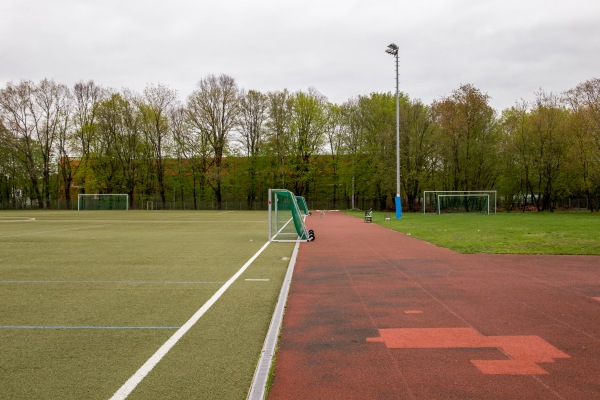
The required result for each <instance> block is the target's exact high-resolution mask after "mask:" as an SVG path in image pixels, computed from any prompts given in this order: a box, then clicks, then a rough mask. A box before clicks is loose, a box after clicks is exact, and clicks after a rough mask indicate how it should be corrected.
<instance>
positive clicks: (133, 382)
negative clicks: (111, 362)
mask: <svg viewBox="0 0 600 400" xmlns="http://www.w3.org/2000/svg"><path fill="white" fill-rule="evenodd" d="M269 243H270V242H267V243H265V244H264V245H263V247H261V248H260V250H258V251H257V252H256V254H254V255H253V256H252V258H250V259H249V260H248V261H247V262H246V264H244V265H243V266H242V267H241V268H240V269H239V271H238V272H236V273H235V275H233V276H232V277H231V278H230V279H229V280H228V281H227V282H225V284H224V285H223V286H221V288H220V289H219V290H217V292H216V293H215V294H214V295H213V296H212V297H211V298H210V299H208V301H207V302H206V303H204V305H203V306H202V307H200V309H199V310H198V311H196V313H195V314H194V315H192V317H191V318H190V319H189V320H188V321H187V322H186V323H185V324H183V325H182V326H181V328H179V329H178V330H177V332H175V333H174V334H173V336H171V337H170V338H169V340H167V341H166V342H165V343H164V344H163V345H162V346H161V347H160V348H159V349H158V350H157V351H156V353H154V354H153V355H152V357H150V358H149V359H148V360H147V361H146V362H145V363H144V365H142V366H141V367H140V369H138V370H137V372H136V373H135V374H133V375H132V376H131V378H129V379H128V380H127V382H125V383H124V384H123V386H121V388H120V389H119V390H117V391H116V392H115V394H114V395H113V396H112V397H111V400H122V399H125V398H127V396H129V394H130V393H131V392H132V391H133V390H134V389H135V388H136V386H137V385H138V384H139V383H140V382H141V381H142V380H143V379H144V378H145V377H146V375H148V373H149V372H150V371H152V369H153V368H154V367H155V366H156V364H158V363H159V362H160V360H162V358H163V357H164V356H165V355H166V354H167V353H168V352H169V350H171V349H172V348H173V346H175V344H177V342H178V341H179V339H181V338H182V337H183V335H185V334H186V333H187V331H189V330H190V328H191V327H192V326H194V324H195V323H196V322H198V320H199V319H200V318H201V317H202V316H203V315H204V314H205V313H206V312H207V311H208V310H209V309H210V308H211V307H212V306H213V304H215V303H216V302H217V300H219V298H220V297H221V296H222V295H223V293H225V291H226V290H227V289H229V287H230V286H231V285H232V284H233V283H234V282H235V281H236V280H237V278H239V277H240V275H242V273H243V272H244V271H246V269H248V267H249V266H250V265H251V264H252V263H253V262H254V260H256V259H257V258H258V256H259V255H260V254H261V253H262V252H263V251H264V250H265V249H266V248H267V246H268V245H269Z"/></svg>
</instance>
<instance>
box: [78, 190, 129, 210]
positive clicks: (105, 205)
mask: <svg viewBox="0 0 600 400" xmlns="http://www.w3.org/2000/svg"><path fill="white" fill-rule="evenodd" d="M77 210H79V211H83V210H124V211H127V210H129V195H128V194H100V193H95V194H79V195H77Z"/></svg>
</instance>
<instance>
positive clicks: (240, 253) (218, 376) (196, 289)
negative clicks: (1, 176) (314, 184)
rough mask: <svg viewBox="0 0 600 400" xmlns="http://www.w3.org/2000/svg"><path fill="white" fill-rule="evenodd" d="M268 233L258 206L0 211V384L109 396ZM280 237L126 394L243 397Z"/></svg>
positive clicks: (282, 247) (27, 394) (9, 393)
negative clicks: (234, 208) (228, 209)
mask: <svg viewBox="0 0 600 400" xmlns="http://www.w3.org/2000/svg"><path fill="white" fill-rule="evenodd" d="M266 240H267V215H266V213H264V212H241V211H235V212H216V211H215V212H208V211H202V212H194V211H187V212H171V211H170V212H156V211H154V212H152V211H150V212H142V211H129V212H122V211H121V212H113V211H86V212H67V211H19V212H2V213H0V353H1V354H2V357H1V358H0V386H1V387H2V397H5V398H12V399H25V398H26V399H35V398H40V399H41V398H44V399H48V398H61V399H81V398H88V399H95V398H98V399H100V398H102V399H106V398H109V397H110V396H112V395H113V393H115V391H116V390H118V389H119V387H121V385H123V383H124V382H125V381H126V380H127V379H128V378H129V377H130V376H131V375H132V374H134V373H135V372H136V370H137V369H138V368H139V367H140V366H141V365H142V364H143V363H144V362H145V361H146V360H147V359H148V358H149V357H150V356H152V354H154V352H155V351H156V350H157V349H158V348H159V347H160V346H161V345H162V344H163V343H164V342H165V341H166V340H167V339H168V338H169V337H171V336H172V335H173V333H174V332H175V331H176V330H177V329H178V328H179V327H180V326H181V325H182V324H184V323H185V322H186V321H187V320H188V319H189V318H190V316H191V315H193V314H194V313H195V312H196V311H197V310H198V309H199V308H200V307H201V306H202V305H203V304H204V303H205V302H206V301H207V300H208V299H209V298H210V297H211V296H212V295H213V294H214V293H215V292H216V291H217V290H218V289H219V288H220V287H221V286H222V285H223V284H224V283H225V282H226V281H227V280H228V279H230V278H231V277H232V276H233V275H234V274H235V273H236V272H237V271H238V270H239V269H240V267H241V266H242V265H243V264H244V263H245V262H246V261H248V259H250V258H251V257H252V256H253V255H254V254H255V253H256V252H257V251H258V250H259V249H260V248H261V247H262V246H263V245H264V243H265V242H266ZM292 250H293V244H290V243H272V244H271V245H269V246H268V247H267V248H266V250H265V251H264V252H263V253H262V254H261V255H260V256H259V257H258V258H257V259H256V261H255V262H254V263H253V264H252V265H250V267H249V268H248V269H247V270H246V271H245V272H244V273H243V274H242V275H241V276H240V278H239V279H238V280H237V281H235V283H234V284H233V285H232V286H231V287H230V288H229V290H227V292H225V294H224V295H223V297H221V298H220V299H219V300H218V301H217V302H216V303H215V305H214V306H213V307H212V308H211V309H210V310H209V311H208V312H207V313H206V314H205V315H204V316H203V317H202V318H201V319H200V320H199V321H198V323H197V324H196V325H194V326H193V327H192V328H191V329H190V331H189V332H188V333H187V334H186V335H184V336H183V338H182V339H181V340H180V341H179V342H178V343H177V344H176V345H175V346H174V347H173V348H172V350H171V351H170V352H169V353H168V354H167V355H166V356H165V357H164V358H163V359H162V360H161V361H160V362H159V363H158V364H157V365H156V367H155V368H154V369H153V370H152V371H151V372H150V373H149V374H148V376H147V377H146V378H145V379H144V380H142V382H141V383H140V384H139V385H138V386H137V387H136V388H135V389H134V390H133V392H132V393H131V395H130V396H129V398H131V399H135V398H150V397H155V398H157V397H158V398H213V399H232V398H244V397H245V396H246V393H247V391H248V389H249V387H250V384H251V380H252V376H253V373H254V368H255V366H256V362H257V360H258V357H259V355H260V351H261V347H262V344H263V341H264V338H265V334H266V331H267V329H268V325H269V322H270V319H271V315H272V313H273V309H274V307H275V302H276V300H277V296H278V294H279V290H280V288H281V283H282V280H283V277H284V275H285V272H286V269H287V266H288V263H289V257H290V255H291V253H292Z"/></svg>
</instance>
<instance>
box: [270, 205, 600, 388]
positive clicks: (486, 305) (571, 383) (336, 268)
mask: <svg viewBox="0 0 600 400" xmlns="http://www.w3.org/2000/svg"><path fill="white" fill-rule="evenodd" d="M307 224H308V226H309V229H314V230H315V233H316V240H315V241H314V242H311V243H305V244H302V245H301V246H300V253H299V257H298V262H297V264H296V267H295V272H294V277H293V281H292V287H291V291H290V296H289V298H288V304H287V308H286V314H285V317H284V324H283V330H282V333H281V340H280V345H279V350H278V353H277V361H276V366H275V378H274V381H273V385H272V387H271V391H270V395H269V399H271V400H278V399H303V400H304V399H311V400H314V399H528V400H531V399H578V400H579V399H600V257H594V256H589V257H588V256H516V255H514V256H513V255H460V254H458V253H455V252H452V251H449V250H446V249H443V248H439V247H436V246H434V245H431V244H428V243H425V242H422V241H419V240H416V239H414V238H411V237H410V236H406V235H403V234H399V233H397V232H393V231H391V230H389V229H386V228H383V227H380V226H377V225H375V224H369V223H365V222H363V221H362V220H360V219H357V218H353V217H350V216H348V215H345V214H343V213H335V212H331V213H327V214H326V216H325V217H319V215H317V214H313V216H312V217H310V218H309V219H308V220H307Z"/></svg>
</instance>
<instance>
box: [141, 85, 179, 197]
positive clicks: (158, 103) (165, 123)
mask: <svg viewBox="0 0 600 400" xmlns="http://www.w3.org/2000/svg"><path fill="white" fill-rule="evenodd" d="M176 105H177V92H176V91H175V90H173V89H169V88H168V87H167V86H164V85H161V84H158V85H156V86H155V85H148V86H147V87H146V89H144V96H143V99H141V100H140V101H138V108H139V110H140V113H141V115H142V119H143V122H144V128H143V129H144V133H145V135H146V138H147V140H148V141H149V143H150V144H151V146H152V149H153V151H154V159H155V164H156V175H157V179H158V190H159V192H160V199H161V202H162V206H163V208H165V206H166V195H165V162H164V158H165V156H166V155H167V154H166V151H167V147H168V145H169V141H170V139H171V138H170V129H169V118H168V117H169V115H170V113H171V112H172V110H173V108H174V107H176Z"/></svg>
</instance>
